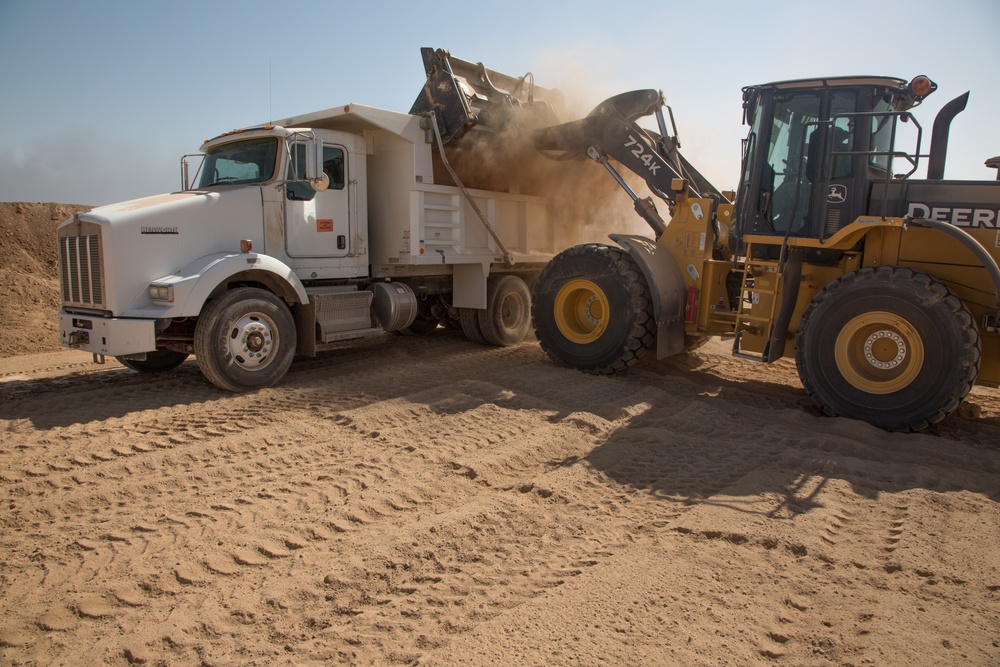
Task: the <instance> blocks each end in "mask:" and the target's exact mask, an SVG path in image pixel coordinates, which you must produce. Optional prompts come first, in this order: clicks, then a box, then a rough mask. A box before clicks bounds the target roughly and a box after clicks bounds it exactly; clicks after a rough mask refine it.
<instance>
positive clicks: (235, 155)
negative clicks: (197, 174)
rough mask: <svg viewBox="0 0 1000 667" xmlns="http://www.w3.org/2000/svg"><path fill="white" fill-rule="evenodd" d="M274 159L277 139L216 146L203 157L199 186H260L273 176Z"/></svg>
mask: <svg viewBox="0 0 1000 667" xmlns="http://www.w3.org/2000/svg"><path fill="white" fill-rule="evenodd" d="M277 159H278V140H277V139H275V138H272V137H266V138H263V139H248V140H246V141H234V142H232V143H228V144H222V145H221V146H216V147H214V148H212V149H210V150H209V151H208V153H206V155H205V162H204V164H203V165H202V169H201V179H200V180H199V182H198V187H199V188H210V187H212V186H213V185H231V184H234V183H235V184H246V183H263V182H264V181H268V180H270V179H271V178H272V177H273V176H274V169H275V165H276V164H277Z"/></svg>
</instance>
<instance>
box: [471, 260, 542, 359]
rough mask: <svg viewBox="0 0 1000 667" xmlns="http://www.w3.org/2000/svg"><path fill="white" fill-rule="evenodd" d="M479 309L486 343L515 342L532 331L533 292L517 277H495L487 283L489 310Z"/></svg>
mask: <svg viewBox="0 0 1000 667" xmlns="http://www.w3.org/2000/svg"><path fill="white" fill-rule="evenodd" d="M476 312H477V313H478V314H479V329H480V331H482V334H483V338H485V339H486V342H488V343H490V344H491V345H496V346H498V347H506V346H508V345H516V344H518V343H520V342H521V341H522V340H524V337H525V336H527V335H528V331H530V330H531V292H530V291H528V286H527V285H525V284H524V281H523V280H521V279H520V278H518V277H517V276H493V277H491V278H490V280H489V282H488V283H487V286H486V310H479V311H476Z"/></svg>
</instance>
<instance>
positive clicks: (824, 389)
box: [795, 266, 980, 431]
mask: <svg viewBox="0 0 1000 667" xmlns="http://www.w3.org/2000/svg"><path fill="white" fill-rule="evenodd" d="M979 358H980V340H979V332H978V331H977V330H976V326H975V324H974V322H973V319H972V315H971V314H970V313H969V310H968V308H966V307H965V304H964V303H963V302H962V300H961V299H959V298H958V296H956V295H955V293H954V292H952V291H951V290H950V289H949V288H948V287H947V286H946V285H944V284H943V283H941V282H939V281H937V280H935V279H934V278H932V277H931V276H929V275H927V274H925V273H919V272H915V271H912V270H910V269H906V268H901V267H892V266H882V267H878V268H865V269H862V270H860V271H856V272H854V273H849V274H847V275H845V276H842V277H841V278H839V279H837V280H835V281H834V282H832V283H830V284H829V285H827V286H826V287H825V288H824V289H823V290H822V291H820V293H819V294H817V295H816V298H815V299H813V302H812V303H811V304H810V305H809V307H808V308H807V309H806V311H805V313H804V314H803V316H802V321H801V322H800V324H799V329H798V334H797V335H796V338H795V360H796V363H797V364H798V371H799V377H800V378H801V379H802V384H803V386H804V387H805V389H806V391H807V392H808V393H809V395H810V396H812V398H813V400H814V401H816V403H817V405H818V406H819V407H820V408H821V409H822V410H823V412H825V413H826V414H828V415H831V416H844V417H850V418H852V419H862V420H864V421H867V422H869V423H871V424H874V425H876V426H879V427H881V428H884V429H887V430H890V431H919V430H921V429H923V428H926V427H928V426H930V425H932V424H936V423H937V422H939V421H941V420H942V419H944V418H945V417H947V416H948V415H949V414H951V413H952V412H953V411H954V410H955V409H956V408H957V407H958V404H959V403H961V401H962V399H963V398H964V397H965V396H966V395H967V394H968V393H969V391H970V390H971V389H972V385H973V384H974V383H975V380H976V374H977V373H978V371H979Z"/></svg>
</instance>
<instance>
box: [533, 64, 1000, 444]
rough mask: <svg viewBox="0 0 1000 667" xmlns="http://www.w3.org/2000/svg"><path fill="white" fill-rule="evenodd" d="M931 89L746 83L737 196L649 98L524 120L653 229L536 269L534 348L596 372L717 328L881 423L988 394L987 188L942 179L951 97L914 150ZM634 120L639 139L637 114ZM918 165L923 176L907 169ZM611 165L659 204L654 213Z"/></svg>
mask: <svg viewBox="0 0 1000 667" xmlns="http://www.w3.org/2000/svg"><path fill="white" fill-rule="evenodd" d="M936 88H937V86H936V84H934V83H933V82H932V81H931V80H930V79H928V78H927V77H925V76H919V77H916V78H915V79H913V80H912V81H906V80H904V79H898V78H889V77H878V76H870V77H840V78H826V79H812V80H796V81H783V82H777V83H769V84H764V85H755V86H749V87H747V88H745V89H744V90H743V100H744V103H743V109H744V118H745V122H746V124H747V125H748V126H749V133H748V135H747V138H746V140H745V142H744V145H743V165H742V176H741V180H740V183H739V190H738V196H735V195H736V193H733V192H722V191H719V190H717V189H716V188H714V187H713V186H712V185H711V184H710V183H708V181H707V180H706V179H705V178H704V177H703V176H702V175H701V174H699V173H698V171H697V170H696V169H694V167H692V165H690V164H689V163H688V162H687V161H686V160H685V159H684V158H683V156H682V155H681V154H680V152H679V150H678V149H679V142H678V139H677V133H676V129H675V127H674V122H673V115H672V113H670V109H669V107H667V106H666V104H665V102H664V99H663V94H662V93H661V92H658V91H655V90H640V91H634V92H630V93H625V94H622V95H618V96H616V97H613V98H610V99H609V100H606V101H605V102H603V103H602V104H601V105H599V106H598V107H597V108H595V109H594V111H593V112H591V113H590V114H589V115H588V116H587V117H586V118H583V119H580V120H577V121H573V122H570V123H565V124H562V125H556V126H551V127H547V128H544V129H542V130H539V131H537V132H536V134H535V137H534V139H535V143H536V147H537V148H538V149H539V150H541V151H542V152H543V153H544V154H546V155H548V156H549V157H553V158H555V159H587V158H589V159H590V160H593V161H594V162H596V163H598V164H599V165H602V166H603V167H604V168H605V169H606V170H607V171H608V172H609V173H610V174H611V176H612V177H614V178H615V179H616V180H617V181H618V182H619V184H620V185H621V186H622V187H623V189H624V190H625V191H626V192H627V193H628V195H629V196H630V197H631V198H632V200H633V202H634V206H635V209H636V211H637V212H638V214H639V215H640V216H642V217H643V218H644V219H645V220H646V221H647V222H648V223H649V225H650V227H651V228H652V230H653V238H646V237H642V236H635V235H617V234H612V235H611V236H610V238H611V239H612V240H613V241H614V244H589V245H582V246H575V247H572V248H569V249H567V250H565V251H563V252H562V253H560V254H559V255H557V256H556V257H554V258H553V259H552V260H551V261H550V262H549V263H548V265H547V266H546V267H545V268H544V269H543V271H542V273H541V275H540V276H539V278H538V281H537V283H536V285H535V288H534V291H533V303H532V321H533V326H534V329H535V333H536V335H537V337H538V340H539V341H540V343H541V345H542V347H543V348H544V349H545V351H546V352H547V353H548V355H549V356H550V357H551V358H552V359H553V360H555V361H556V362H558V363H562V364H565V365H568V366H572V367H575V368H578V369H581V370H583V371H587V372H591V373H603V374H609V373H615V372H618V371H622V370H624V369H626V368H627V367H629V366H630V365H632V364H633V363H635V362H636V360H638V359H639V358H640V357H641V356H642V355H643V354H644V353H646V352H647V351H648V350H650V349H655V354H656V356H657V357H661V358H662V357H666V356H669V355H674V354H678V353H682V352H684V351H685V350H689V349H692V348H694V347H696V346H698V345H700V344H701V343H703V342H704V341H706V340H707V339H708V338H709V337H711V336H725V337H728V338H731V339H732V341H733V354H734V355H737V356H740V357H743V358H746V359H748V360H754V361H758V362H762V363H771V362H774V361H776V360H777V359H780V358H782V357H794V358H795V360H796V364H797V367H798V370H799V375H800V377H801V380H802V384H803V386H804V387H805V389H806V391H807V392H808V393H809V395H810V396H811V397H812V398H813V399H814V400H815V402H816V404H817V405H818V406H819V408H820V409H821V410H822V411H823V412H824V413H825V414H827V415H831V416H844V417H849V418H854V419H861V420H865V421H868V422H870V423H872V424H875V425H877V426H879V427H881V428H884V429H887V430H893V431H908V430H913V431H916V430H920V429H924V428H927V427H928V426H930V425H932V424H935V423H937V422H939V421H940V420H942V419H944V418H945V417H946V416H947V415H949V414H950V413H952V412H953V411H954V410H955V409H956V408H957V407H958V405H959V403H960V402H961V401H962V399H963V398H964V397H965V396H966V395H967V394H968V392H969V391H970V390H971V388H972V386H973V385H974V384H976V383H977V382H978V383H981V384H988V385H994V386H995V385H997V383H1000V330H998V325H997V319H998V310H1000V303H998V295H1000V269H998V267H997V261H998V259H1000V232H998V230H1000V182H997V181H983V182H973V181H947V180H944V174H943V172H944V162H945V155H946V151H947V144H948V129H949V127H950V124H951V121H952V119H953V118H954V116H955V115H957V114H958V113H959V112H960V111H962V110H963V109H964V108H965V105H966V102H967V100H968V93H966V94H965V95H963V96H961V97H959V98H957V99H955V100H953V101H952V102H950V103H948V104H947V105H946V106H945V107H944V108H943V109H942V110H941V111H940V112H939V114H938V116H937V118H936V119H935V121H934V126H933V132H932V136H931V140H930V148H929V150H928V152H927V153H926V154H922V153H921V148H920V146H921V142H922V140H923V131H922V129H921V127H920V125H919V123H918V122H917V120H916V118H915V117H914V116H913V115H912V113H911V109H912V108H913V107H915V106H917V105H919V104H920V102H921V101H922V100H923V99H924V98H925V97H926V96H927V95H929V94H931V93H932V92H933V91H934V90H935V89H936ZM664 110H666V112H667V113H666V114H664ZM645 116H653V117H655V119H656V123H657V126H658V130H659V131H658V132H657V131H653V130H648V129H645V128H643V127H641V126H640V125H639V124H637V121H638V120H639V119H641V118H643V117H645ZM668 120H669V123H668ZM902 123H906V124H907V127H908V128H912V129H909V130H908V135H909V137H908V138H909V141H908V142H904V141H902V140H901V137H902V136H903V135H904V134H907V133H903V132H901V128H902V127H903V126H902V125H901V124H902ZM900 143H912V144H913V145H914V147H913V148H912V149H910V150H904V149H903V148H900V147H899V146H898V145H897V144H900ZM921 161H926V162H927V165H928V166H927V177H926V178H925V179H915V178H911V177H912V176H913V174H914V173H915V172H916V171H917V169H918V165H920V163H921ZM997 162H998V160H997V159H996V158H993V159H992V160H989V161H987V165H990V166H995V164H996V163H997ZM616 165H617V166H616ZM621 167H624V168H625V169H626V170H628V171H631V172H633V173H634V174H637V175H638V176H639V177H641V179H642V180H643V181H645V184H646V185H647V186H648V188H649V190H650V192H651V193H652V194H653V196H655V197H657V198H659V199H661V200H663V202H664V203H665V204H666V206H667V208H668V210H669V212H670V221H669V223H668V222H665V221H664V220H663V219H662V218H661V217H660V215H659V213H658V211H657V209H656V205H655V203H654V200H653V197H650V196H647V197H641V196H639V195H638V194H636V192H635V191H634V190H633V188H632V187H631V186H630V185H629V181H627V180H626V179H625V178H623V176H622V175H621V174H620V173H619V168H621ZM632 182H634V179H633V181H632Z"/></svg>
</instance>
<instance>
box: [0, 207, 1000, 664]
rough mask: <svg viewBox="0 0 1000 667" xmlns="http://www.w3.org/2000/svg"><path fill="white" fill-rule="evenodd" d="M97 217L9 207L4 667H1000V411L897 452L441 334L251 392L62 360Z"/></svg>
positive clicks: (0, 474) (2, 469)
mask: <svg viewBox="0 0 1000 667" xmlns="http://www.w3.org/2000/svg"><path fill="white" fill-rule="evenodd" d="M82 208H86V207H82V206H72V205H63V204H28V203H20V204H0V255H2V256H3V258H4V259H3V262H2V263H0V316H2V319H3V321H4V323H5V328H4V334H3V335H2V336H0V507H2V509H0V665H4V666H6V665H29V664H30V665H50V664H51V665H64V664H65V665H88V666H89V665H100V664H106V665H126V664H145V665H160V664H164V665H285V664H288V665H293V664H294V665H303V664H324V665H325V664H375V665H392V664H417V665H455V664H471V665H501V664H502V665H776V666H777V665H795V666H798V665H1000V391H998V390H994V389H986V388H976V389H974V390H973V392H972V394H971V396H970V397H969V399H968V400H967V401H966V403H965V404H964V405H963V406H962V409H961V411H960V412H959V413H958V414H956V415H953V416H952V417H950V418H948V419H947V420H945V421H944V422H942V423H941V424H939V425H938V426H936V427H934V428H933V429H932V430H930V431H928V432H926V433H923V434H917V435H913V434H887V433H884V432H882V431H879V430H877V429H875V428H873V427H871V426H869V425H867V424H864V423H860V422H854V421H849V420H844V419H827V418H823V417H820V416H818V414H817V413H816V410H815V409H814V408H813V406H812V403H811V402H810V400H809V399H808V397H807V396H806V394H805V392H804V391H803V390H802V387H801V385H800V383H799V381H798V377H797V375H796V372H795V369H794V366H793V365H792V364H791V363H790V362H788V361H781V362H778V363H777V364H775V365H773V366H770V367H764V366H762V365H760V364H755V363H752V362H746V361H741V360H737V359H734V358H733V357H732V356H731V355H730V354H729V350H728V347H727V345H726V344H724V343H723V342H721V341H713V342H711V343H709V344H708V345H706V346H705V347H703V348H701V349H700V350H698V351H697V352H696V353H694V354H691V355H687V356H684V357H679V358H674V359H671V360H668V361H663V362H655V361H648V362H644V363H643V364H641V365H640V366H638V367H635V368H633V369H631V370H630V371H629V373H628V374H626V375H622V376H616V377H612V378H607V377H592V376H588V375H584V374H582V373H578V372H576V371H572V370H567V369H562V368H557V367H555V366H554V365H552V364H551V363H550V362H549V361H548V359H547V358H546V357H545V355H544V354H543V353H542V352H541V350H540V349H539V347H538V345H537V343H535V342H526V343H523V344H521V345H518V346H515V347H512V348H506V349H494V348H487V347H481V346H477V345H474V344H472V343H469V342H468V341H466V340H465V339H464V338H463V337H462V336H461V335H459V334H457V333H453V332H449V331H445V330H439V331H438V332H435V333H434V334H432V335H429V336H426V337H421V338H410V337H397V336H387V337H385V338H384V339H381V340H379V341H376V342H373V343H369V344H365V345H363V346H358V347H354V348H349V349H345V350H341V351H337V352H330V353H326V354H324V355H322V356H320V357H318V358H316V359H305V360H299V361H297V362H296V363H295V364H293V366H292V370H291V372H290V373H289V375H288V377H287V379H286V380H285V381H284V382H283V383H282V384H281V385H280V386H278V387H276V388H274V389H269V390H266V391H260V392H257V393H254V394H250V395H233V394H227V393H224V392H222V391H219V390H218V389H216V388H214V387H213V386H212V385H210V384H208V383H207V382H206V381H205V380H204V379H202V377H201V375H200V374H199V372H198V369H197V365H196V364H195V363H194V361H193V360H189V361H188V362H187V363H185V364H184V365H182V366H181V367H180V368H179V369H177V370H176V371H174V372H173V373H170V374H167V375H162V376H144V375H140V374H136V373H133V372H131V371H129V370H128V369H125V368H123V367H122V366H120V365H118V364H117V363H116V362H114V361H113V360H109V362H108V364H107V365H105V366H97V365H94V364H93V363H91V357H90V355H88V354H81V353H74V352H69V351H61V352H59V351H56V350H58V333H57V329H56V313H57V311H58V308H59V295H58V285H57V283H56V278H55V275H56V273H55V262H56V259H55V243H54V240H53V238H54V231H55V226H56V225H57V224H58V223H59V221H61V220H64V219H66V218H68V217H70V216H71V215H72V213H73V212H74V211H76V210H80V209H82Z"/></svg>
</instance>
